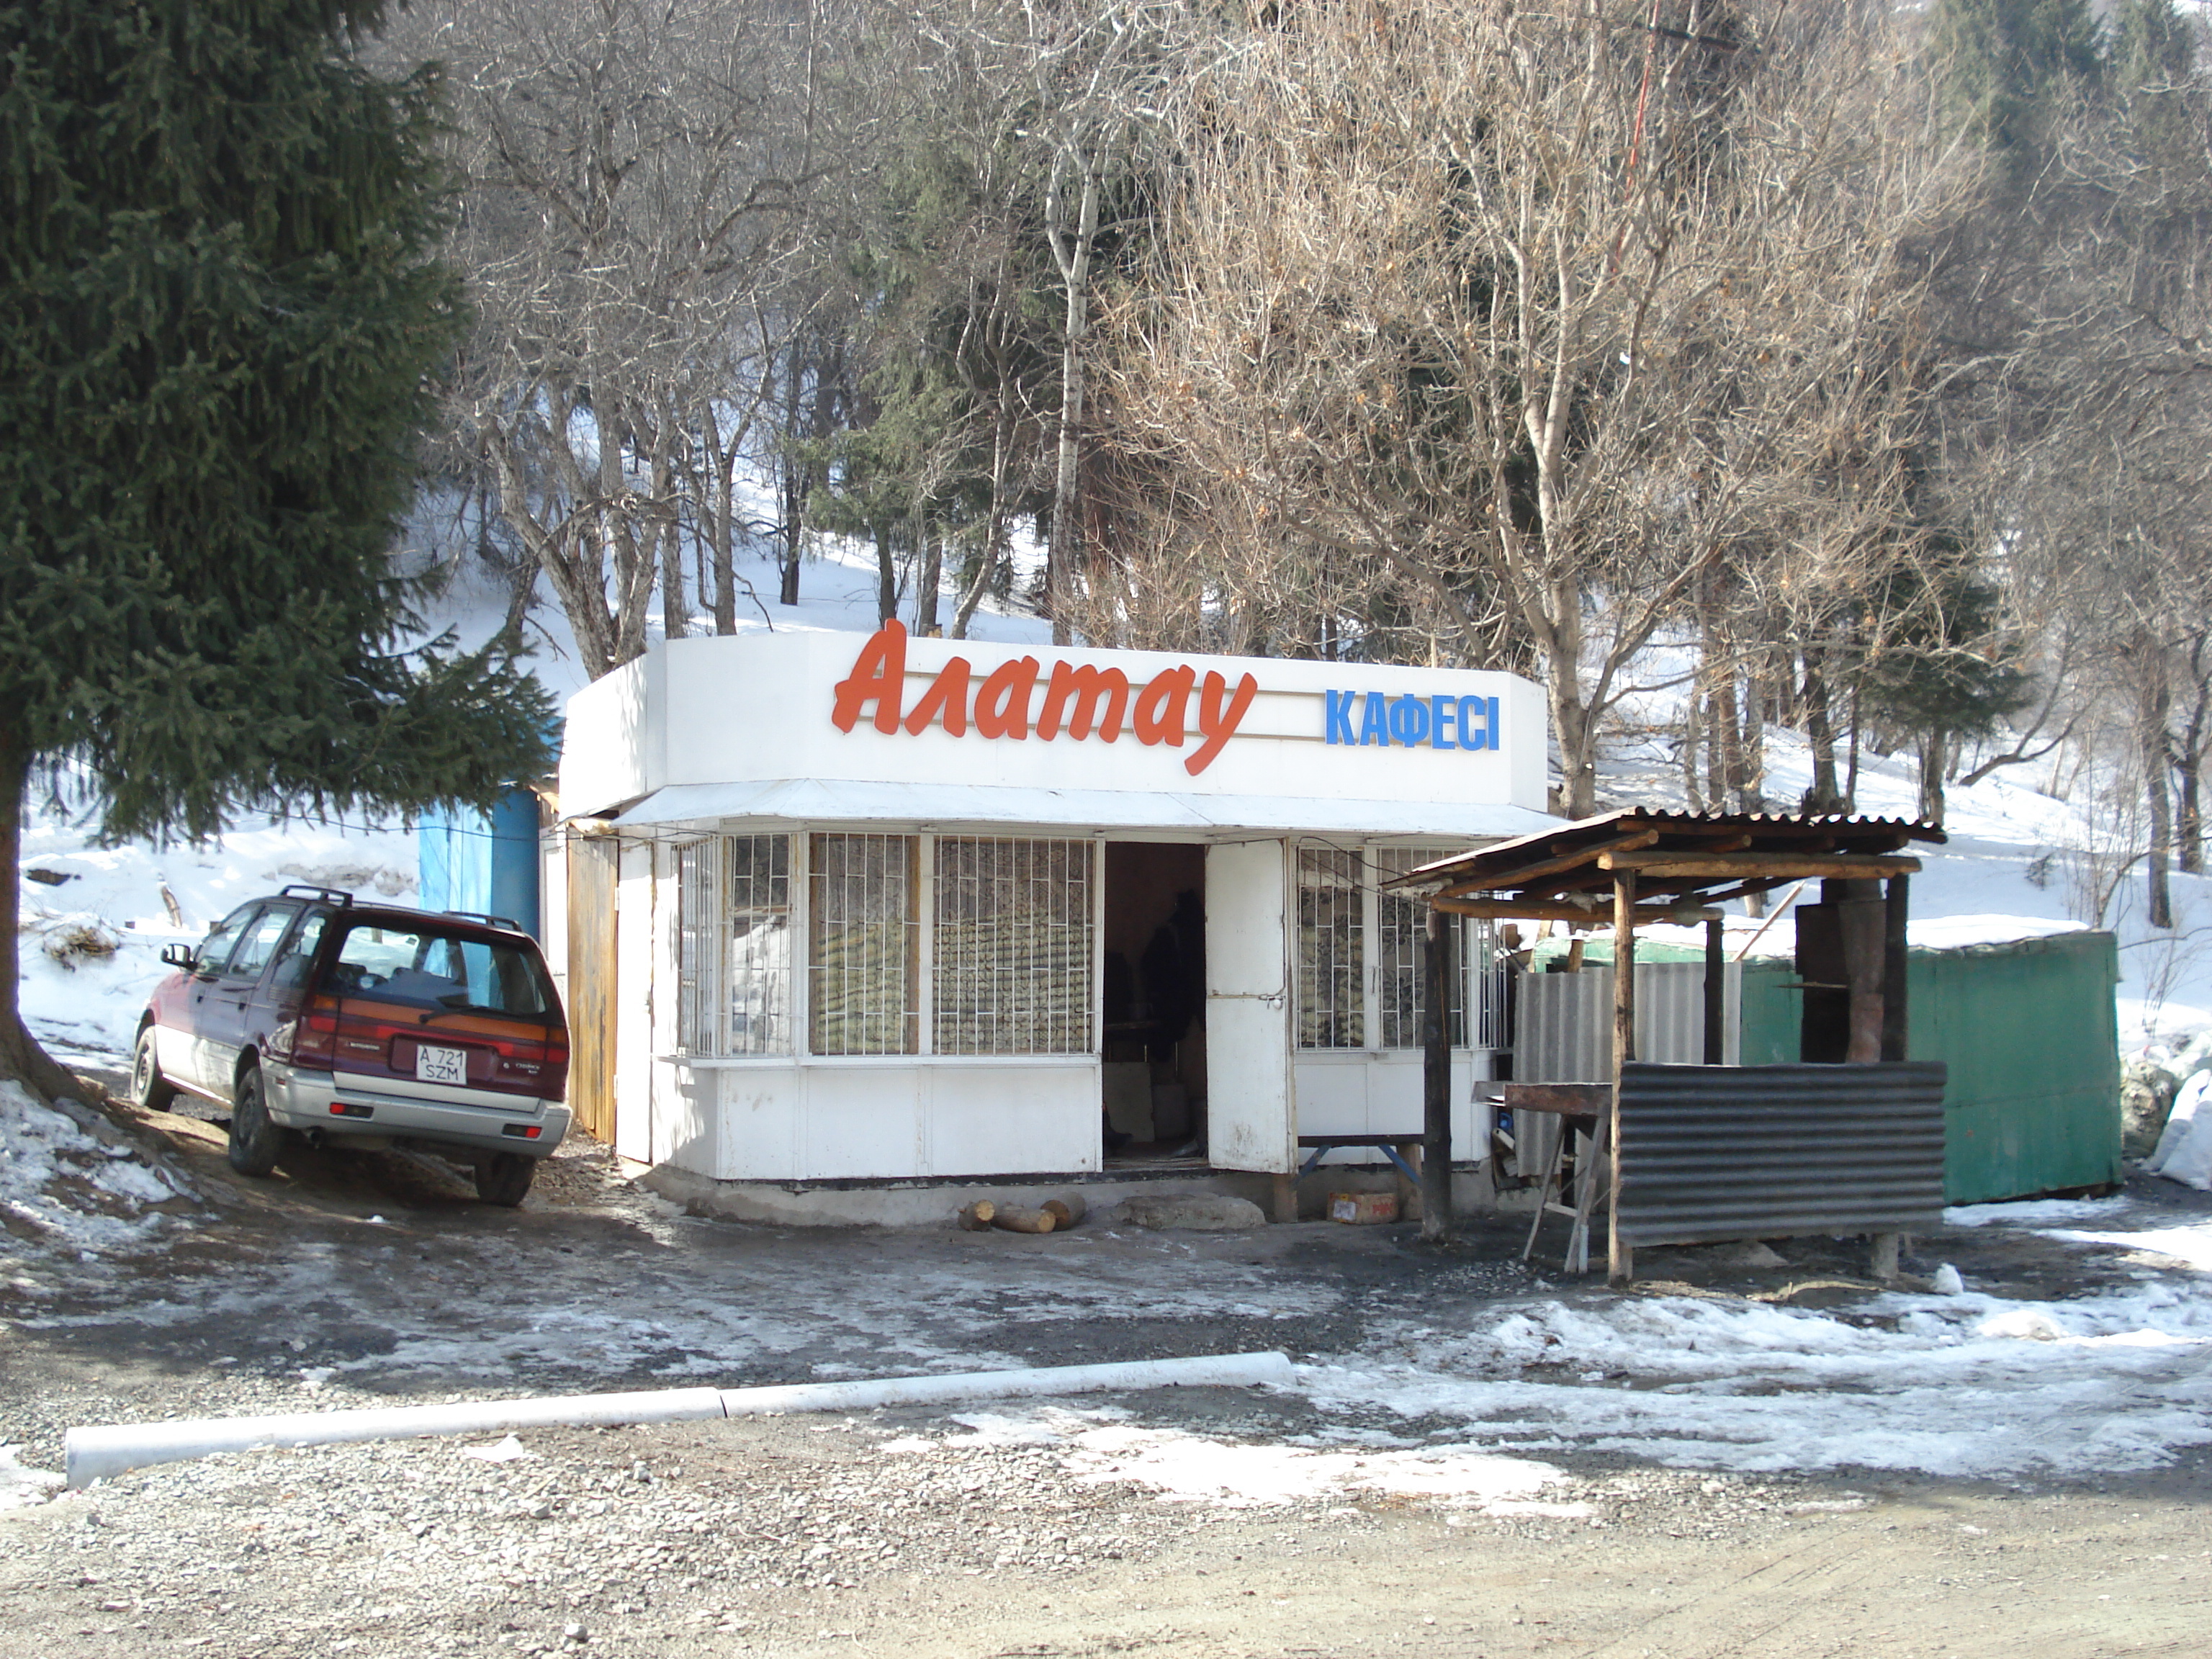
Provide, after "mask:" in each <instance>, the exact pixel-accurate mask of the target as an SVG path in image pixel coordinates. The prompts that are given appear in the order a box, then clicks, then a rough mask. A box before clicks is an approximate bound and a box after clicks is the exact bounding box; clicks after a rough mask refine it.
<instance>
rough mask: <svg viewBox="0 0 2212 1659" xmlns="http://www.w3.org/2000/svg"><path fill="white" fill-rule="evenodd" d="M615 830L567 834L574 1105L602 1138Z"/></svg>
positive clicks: (608, 1086) (607, 1092) (611, 1107)
mask: <svg viewBox="0 0 2212 1659" xmlns="http://www.w3.org/2000/svg"><path fill="white" fill-rule="evenodd" d="M617 852H618V849H617V844H616V842H615V838H614V837H613V836H570V837H569V839H568V987H567V988H568V1108H569V1109H570V1110H571V1111H573V1112H574V1114H575V1115H576V1127H578V1128H580V1129H581V1130H582V1131H583V1132H584V1133H586V1134H588V1135H590V1136H591V1137H592V1139H596V1140H602V1141H608V1142H611V1141H612V1140H613V1139H614V1138H615V874H616V861H617Z"/></svg>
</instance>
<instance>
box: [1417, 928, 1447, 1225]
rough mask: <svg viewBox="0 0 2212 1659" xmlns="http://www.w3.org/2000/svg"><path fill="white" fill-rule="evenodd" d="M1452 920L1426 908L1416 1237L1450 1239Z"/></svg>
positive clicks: (1422, 976) (1422, 963) (1422, 977)
mask: <svg viewBox="0 0 2212 1659" xmlns="http://www.w3.org/2000/svg"><path fill="white" fill-rule="evenodd" d="M1452 926H1453V921H1452V918H1451V917H1449V916H1448V915H1445V914H1444V913H1443V911H1442V910H1439V909H1437V908H1436V907H1435V906H1434V905H1431V906H1430V907H1429V925H1428V932H1427V936H1426V945H1427V949H1426V951H1425V955H1424V957H1423V958H1422V962H1421V969H1422V973H1421V979H1422V987H1421V988H1422V1008H1421V1237H1423V1238H1425V1239H1431V1240H1438V1241H1441V1240H1443V1239H1447V1238H1449V1237H1451V1236H1452V1195H1451V1156H1452V1154H1451V1104H1452V1103H1451V1019H1450V1014H1451V936H1450V933H1449V928H1450V927H1452Z"/></svg>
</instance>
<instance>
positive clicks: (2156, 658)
mask: <svg viewBox="0 0 2212 1659" xmlns="http://www.w3.org/2000/svg"><path fill="white" fill-rule="evenodd" d="M2136 667H2137V671H2138V672H2139V673H2141V674H2142V694H2141V703H2140V710H2139V714H2138V719H2137V723H2136V752H2137V753H2138V755H2139V756H2140V757H2142V769H2143V793H2144V794H2145V796H2146V797H2147V800H2148V805H2149V807H2150V845H2149V847H2148V848H2146V849H2145V852H2144V856H2143V885H2144V895H2143V900H2144V902H2143V910H2144V915H2145V917H2146V919H2147V920H2148V921H2149V923H2150V925H2151V926H2152V927H2172V926H2173V892H2172V882H2171V880H2170V878H2169V873H2168V872H2169V871H2170V869H2171V867H2172V860H2173V797H2172V789H2171V785H2170V783H2169V781H2168V779H2167V777H2166V769H2167V768H2168V766H2169V765H2170V764H2171V763H2172V750H2171V744H2170V743H2169V741H2168V738H2167V736H2166V720H2167V717H2168V715H2169V714H2172V702H2173V696H2172V689H2171V688H2170V687H2169V686H2168V684H2166V673H2165V665H2164V660H2163V657H2162V654H2161V653H2160V652H2159V650H2158V648H2157V647H2156V646H2155V645H2153V646H2151V647H2148V648H2146V649H2145V650H2144V651H2143V652H2142V653H2141V654H2140V656H2139V657H2138V659H2137V663H2136Z"/></svg>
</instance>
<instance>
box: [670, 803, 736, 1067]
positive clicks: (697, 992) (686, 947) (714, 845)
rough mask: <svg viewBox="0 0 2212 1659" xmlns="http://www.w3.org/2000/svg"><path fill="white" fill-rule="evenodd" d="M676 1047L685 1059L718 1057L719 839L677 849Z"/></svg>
mask: <svg viewBox="0 0 2212 1659" xmlns="http://www.w3.org/2000/svg"><path fill="white" fill-rule="evenodd" d="M675 862H676V1047H677V1050H678V1053H681V1054H720V1053H721V1051H722V1044H721V1035H722V1033H721V1027H720V1022H719V1021H718V1020H716V1018H714V1010H715V1009H717V1008H719V1007H720V1006H721V1002H722V957H723V941H724V938H725V934H724V933H723V928H722V843H721V841H720V838H719V837H716V838H714V839H711V840H708V841H700V842H692V843H691V844H690V846H688V847H679V848H677V849H676V855H675Z"/></svg>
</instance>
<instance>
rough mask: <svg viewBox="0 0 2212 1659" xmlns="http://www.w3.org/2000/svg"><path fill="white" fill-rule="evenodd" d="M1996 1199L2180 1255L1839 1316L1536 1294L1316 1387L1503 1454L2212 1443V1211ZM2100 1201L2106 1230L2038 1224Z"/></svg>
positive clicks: (2007, 1451)
mask: <svg viewBox="0 0 2212 1659" xmlns="http://www.w3.org/2000/svg"><path fill="white" fill-rule="evenodd" d="M1990 1207H1991V1208H1994V1209H1998V1210H2002V1211H2008V1212H2012V1213H2009V1214H2007V1215H2002V1216H1999V1217H1994V1218H1983V1217H1977V1218H1975V1219H1976V1220H1977V1221H1978V1222H1979V1223H1980V1224H1981V1225H1998V1226H2020V1227H2022V1228H2024V1229H2025V1230H2027V1231H2033V1232H2037V1233H2040V1234H2041V1235H2042V1236H2044V1237H2051V1238H2056V1239H2060V1240H2063V1241H2066V1242H2068V1243H2074V1244H2076V1245H2079V1246H2082V1247H2084V1248H2088V1249H2100V1253H2101V1251H2102V1249H2105V1248H2107V1247H2117V1248H2119V1249H2124V1250H2125V1251H2127V1252H2129V1253H2130V1259H2137V1257H2138V1255H2139V1253H2146V1252H2148V1253H2150V1254H2152V1255H2155V1256H2157V1257H2163V1258H2172V1259H2174V1260H2173V1261H2140V1265H2139V1266H2138V1267H2137V1269H2136V1282H2135V1283H2134V1284H2133V1285H2130V1286H2129V1287H2128V1288H2126V1289H2123V1290H2112V1291H2100V1292H2097V1293H2093V1294H2090V1295H2085V1296H2081V1297H2070V1298H2068V1299H2066V1300H2063V1301H2057V1302H2048V1303H2031V1302H2017V1301H2010V1300H2007V1299H2005V1298H2003V1297H1994V1296H1989V1295H1985V1294H1982V1293H1979V1292H1977V1291H1974V1290H1973V1288H1972V1285H1971V1283H1969V1284H1968V1285H1966V1288H1965V1290H1964V1291H1961V1292H1960V1293H1959V1294H1956V1295H1951V1296H1943V1295H1932V1294H1925V1293H1919V1292H1907V1291H1897V1292H1891V1293H1886V1294H1881V1295H1877V1296H1875V1297H1869V1298H1868V1299H1867V1300H1865V1301H1863V1302H1862V1303H1858V1304H1853V1305H1850V1306H1848V1307H1845V1308H1841V1309H1833V1310H1808V1309H1802V1308H1786V1307H1778V1306H1771V1305H1767V1304H1759V1303H1756V1302H1751V1303H1745V1302H1737V1301H1734V1300H1723V1299H1717V1298H1716V1299H1707V1298H1702V1297H1635V1298H1607V1299H1603V1300H1597V1299H1588V1300H1585V1299H1579V1298H1578V1299H1577V1300H1576V1301H1573V1302H1570V1301H1567V1300H1565V1299H1542V1300H1532V1301H1527V1302H1522V1303H1521V1304H1517V1305H1516V1306H1513V1307H1511V1308H1509V1309H1507V1310H1504V1311H1503V1313H1502V1316H1500V1317H1499V1318H1498V1319H1497V1321H1496V1322H1494V1323H1491V1324H1489V1325H1487V1326H1486V1327H1485V1328H1480V1329H1476V1330H1473V1331H1468V1332H1464V1333H1449V1332H1439V1331H1435V1330H1428V1329H1422V1328H1410V1327H1409V1328H1407V1329H1405V1330H1404V1331H1403V1332H1402V1333H1401V1334H1400V1340H1399V1341H1398V1342H1397V1344H1396V1345H1395V1346H1396V1352H1392V1351H1391V1350H1390V1349H1389V1347H1388V1346H1370V1350H1369V1351H1368V1352H1364V1353H1360V1354H1353V1355H1347V1356H1344V1357H1342V1358H1337V1359H1334V1360H1332V1361H1330V1362H1329V1363H1327V1364H1315V1365H1310V1366H1307V1367H1304V1368H1302V1370H1301V1386H1302V1387H1303V1389H1304V1390H1305V1391H1306V1392H1307V1393H1308V1394H1309V1395H1310V1397H1311V1398H1312V1400H1313V1401H1314V1402H1315V1403H1316V1405H1319V1406H1321V1407H1324V1408H1325V1409H1331V1410H1334V1411H1336V1412H1340V1413H1351V1414H1358V1413H1364V1412H1372V1411H1375V1410H1380V1411H1383V1412H1384V1413H1389V1414H1390V1415H1393V1416H1395V1417H1397V1418H1399V1419H1405V1420H1407V1421H1408V1422H1413V1421H1417V1420H1423V1419H1426V1420H1436V1419H1443V1420H1444V1421H1446V1422H1449V1423H1452V1424H1455V1425H1463V1426H1464V1428H1468V1429H1475V1430H1479V1431H1480V1434H1481V1438H1480V1441H1479V1442H1477V1443H1476V1444H1478V1445H1479V1446H1480V1448H1481V1449H1485V1450H1486V1451H1489V1452H1492V1453H1499V1454H1511V1455H1526V1454H1541V1453H1544V1452H1547V1451H1548V1452H1557V1451H1560V1450H1563V1449H1581V1450H1585V1451H1601V1452H1613V1453H1619V1454H1625V1455H1632V1456H1636V1457H1642V1458H1650V1459H1651V1460H1653V1461H1655V1462H1660V1463H1663V1464H1666V1465H1668V1466H1670V1467H1674V1468H1711V1469H1719V1470H1736V1471H1742V1472H1762V1471H1774V1470H1780V1469H1821V1468H1876V1469H1896V1470H1912V1471H1917V1472H1919V1473H1922V1474H1933V1475H1941V1476H1951V1477H1960V1478H1991V1477H2008V1476H2019V1475H2029V1474H2068V1475H2081V1474H2095V1473H2098V1472H2100V1471H2107V1470H2109V1471H2121V1470H2131V1469H2145V1468H2155V1467H2158V1466H2160V1465H2161V1464H2164V1463H2166V1462H2170V1461H2171V1460H2172V1454H2173V1452H2174V1451H2175V1450H2176V1449H2179V1448H2183V1447H2189V1446H2197V1445H2205V1444H2212V1279H2208V1278H2207V1277H2206V1273H2207V1272H2208V1271H2212V1223H2206V1224H2200V1225H2194V1226H2182V1227H2174V1226H2155V1225H2146V1226H2142V1227H2133V1228H2131V1227H2130V1226H2128V1225H2126V1224H2127V1223H2128V1222H2129V1221H2130V1219H2136V1220H2143V1221H2147V1220H2148V1219H2149V1218H2148V1217H2147V1216H2142V1215H2139V1214H2137V1213H2136V1212H2134V1211H2133V1209H2132V1208H2131V1206H2130V1205H2129V1204H2128V1203H2127V1201H2126V1200H2104V1201H2101V1202H2098V1203H2094V1204H2081V1205H2069V1206H2048V1205H2013V1206H1990ZM1955 1213H1956V1212H1954V1214H1955ZM2091 1215H2093V1216H2094V1217H2096V1218H2100V1219H2101V1220H2102V1221H2103V1222H2104V1223H2105V1224H2106V1225H2105V1226H2104V1227H2102V1228H2100V1229H2096V1230H2089V1229H2079V1228H2050V1227H2046V1226H2041V1225H2037V1224H2038V1223H2041V1222H2047V1221H2051V1220H2059V1219H2066V1220H2073V1219H2080V1218H2087V1216H2091ZM2175 1261H2179V1262H2186V1263H2187V1264H2188V1265H2187V1267H2183V1268H2179V1270H2176V1267H2175ZM1416 1356H1418V1357H1416Z"/></svg>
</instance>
